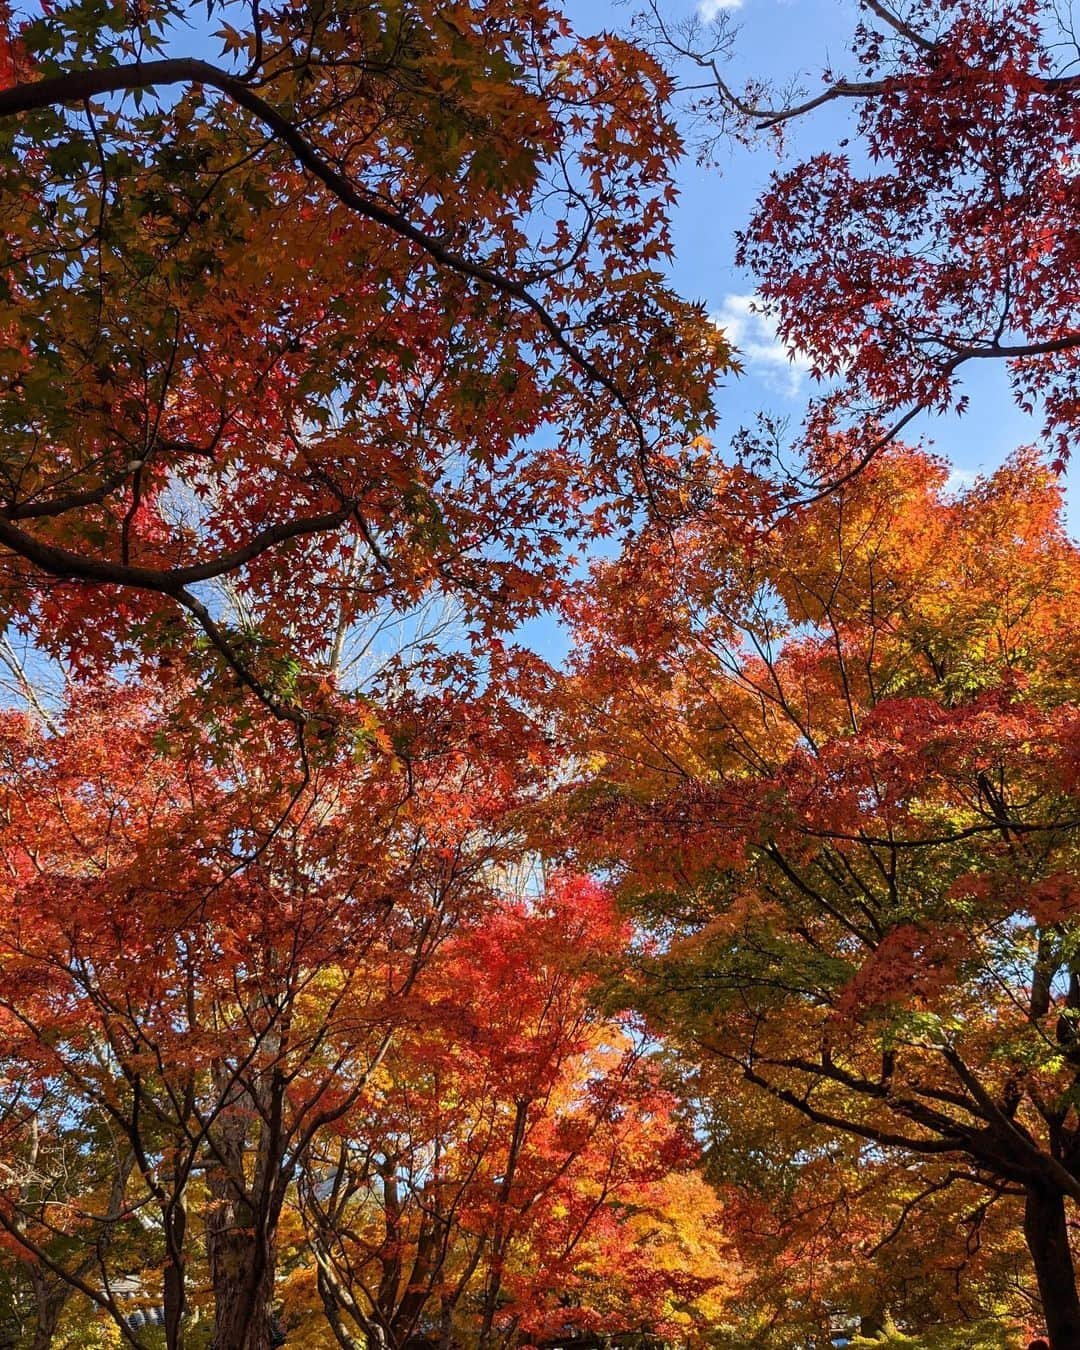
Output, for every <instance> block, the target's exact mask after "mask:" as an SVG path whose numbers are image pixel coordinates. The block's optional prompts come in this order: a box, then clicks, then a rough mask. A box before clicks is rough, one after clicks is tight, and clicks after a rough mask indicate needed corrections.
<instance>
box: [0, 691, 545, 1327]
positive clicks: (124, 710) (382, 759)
mask: <svg viewBox="0 0 1080 1350" xmlns="http://www.w3.org/2000/svg"><path fill="white" fill-rule="evenodd" d="M158 698H160V691H153V690H139V689H135V688H128V689H114V688H111V687H106V688H104V689H102V690H101V691H99V692H97V693H95V694H85V695H79V696H77V697H75V698H74V699H73V701H72V704H71V706H70V708H69V710H68V717H67V721H66V724H65V727H64V730H63V731H62V733H61V734H59V735H55V736H43V735H42V734H41V732H40V731H39V730H38V729H37V728H36V727H35V726H34V725H33V724H30V723H28V722H27V721H26V720H24V719H21V718H18V717H14V716H12V717H10V718H9V720H8V724H7V727H6V742H5V755H6V758H7V764H6V766H5V787H6V794H7V795H6V801H7V816H8V820H7V828H6V830H5V835H4V849H5V859H6V863H7V873H6V877H7V880H6V882H5V898H4V909H3V920H2V924H0V954H2V959H3V965H4V988H3V994H2V1002H0V1006H2V1008H3V1014H4V1023H5V1032H6V1039H7V1047H6V1052H5V1053H6V1059H7V1064H8V1066H9V1069H8V1078H7V1081H8V1082H9V1084H10V1086H11V1091H12V1092H13V1093H14V1094H16V1095H17V1094H19V1093H20V1092H22V1091H24V1089H23V1087H22V1086H21V1085H22V1084H24V1083H25V1082H26V1081H27V1080H28V1079H29V1080H30V1081H41V1082H42V1083H43V1084H47V1085H49V1089H50V1091H51V1092H53V1093H62V1094H63V1096H64V1098H65V1099H66V1100H68V1101H69V1102H70V1103H71V1104H72V1106H71V1109H72V1110H76V1109H80V1108H82V1109H86V1110H93V1111H95V1112H96V1113H98V1114H100V1115H101V1116H103V1117H104V1118H106V1119H107V1120H109V1121H110V1122H111V1123H112V1127H113V1129H114V1132H115V1133H116V1134H117V1135H118V1136H119V1137H120V1138H121V1139H122V1140H125V1141H126V1145H125V1146H126V1147H127V1148H129V1149H130V1150H131V1151H132V1153H133V1154H134V1160H135V1162H134V1171H133V1174H132V1179H131V1186H130V1188H129V1189H128V1192H127V1195H126V1206H125V1210H124V1213H125V1214H128V1213H130V1212H134V1211H137V1212H139V1213H142V1214H144V1215H152V1216H154V1218H155V1221H156V1228H157V1234H158V1240H159V1242H160V1244H161V1248H162V1251H163V1256H162V1262H163V1273H162V1277H161V1278H162V1281H163V1286H162V1296H163V1303H164V1308H165V1315H166V1334H167V1339H168V1344H169V1345H170V1347H172V1346H179V1345H180V1344H181V1343H182V1340H183V1333H184V1325H185V1320H184V1314H185V1309H186V1307H187V1304H188V1298H189V1292H188V1289H187V1285H186V1279H185V1271H186V1269H187V1266H188V1265H189V1263H190V1259H191V1249H192V1244H193V1242H194V1241H196V1240H198V1241H200V1242H204V1243H205V1245H206V1251H207V1258H208V1263H209V1279H210V1284H211V1288H212V1294H213V1306H214V1317H215V1323H216V1331H215V1342H214V1343H215V1346H216V1347H218V1350H225V1347H236V1348H237V1350H240V1348H241V1347H242V1348H243V1350H247V1347H249V1346H250V1347H259V1350H263V1347H265V1346H266V1345H268V1344H269V1337H270V1314H271V1304H272V1299H273V1285H274V1270H275V1257H276V1230H277V1224H278V1221H279V1219H280V1215H281V1211H282V1207H283V1205H284V1202H285V1197H286V1193H287V1190H288V1188H289V1185H290V1183H291V1181H292V1178H293V1175H294V1172H295V1169H296V1167H297V1164H298V1160H299V1158H300V1156H301V1155H302V1154H303V1153H304V1151H305V1150H306V1149H307V1147H308V1146H309V1145H310V1143H311V1141H312V1139H313V1138H314V1137H315V1135H316V1133H317V1132H318V1130H320V1129H322V1128H325V1127H326V1126H328V1125H329V1124H330V1123H332V1122H333V1121H335V1120H338V1119H339V1118H341V1117H342V1116H343V1115H344V1114H345V1113H346V1112H347V1111H348V1110H349V1108H350V1106H351V1105H352V1104H353V1103H354V1102H355V1101H356V1100H357V1099H358V1098H359V1096H360V1094H361V1093H362V1092H363V1090H364V1086H365V1084H366V1082H367V1081H368V1079H369V1078H370V1076H371V1074H372V1073H373V1072H374V1071H375V1070H376V1068H377V1066H378V1065H379V1063H380V1061H381V1060H382V1058H383V1056H384V1055H385V1054H386V1053H387V1050H388V1048H389V1046H390V1044H391V1042H392V1040H393V1038H394V1036H395V1034H396V1033H397V1031H398V1030H399V1029H400V1027H401V1026H402V1024H403V1021H406V1022H407V1020H408V1017H409V1006H410V999H411V998H413V997H414V996H415V986H416V984H417V981H418V980H419V979H420V978H421V976H422V973H423V971H424V969H425V967H426V965H427V963H428V962H429V961H430V960H431V958H432V956H433V954H434V953H435V952H436V951H437V949H438V947H439V945H440V943H441V942H442V941H443V940H444V939H445V937H446V936H447V934H448V933H449V932H451V931H452V930H453V928H454V927H455V925H456V924H457V923H458V922H459V921H460V919H461V917H462V916H463V915H470V916H472V917H474V918H475V917H476V916H477V914H478V913H480V912H482V911H483V909H484V907H485V905H486V904H487V903H489V900H490V895H491V889H490V881H489V879H488V876H487V873H488V870H489V869H490V867H491V866H493V865H494V864H495V863H496V862H497V861H498V859H499V857H500V856H501V853H502V851H503V849H504V848H505V847H506V836H505V833H504V827H503V826H502V825H501V824H500V822H501V820H502V818H503V815H504V813H505V812H506V811H507V810H508V809H509V807H510V806H511V805H512V804H513V802H514V800H515V798H516V797H517V795H518V794H520V793H523V792H525V793H527V792H528V790H529V789H528V788H527V787H526V784H527V783H528V782H529V781H531V778H532V777H533V776H534V775H535V770H534V769H530V768H529V767H528V760H527V755H528V754H529V753H530V751H531V752H532V753H533V755H534V757H536V751H535V747H534V746H532V743H531V742H530V739H529V737H528V735H527V734H526V732H527V728H526V724H525V723H524V722H523V719H522V718H521V717H520V715H514V714H512V713H511V712H510V710H506V711H507V716H508V718H509V719H510V720H509V721H508V722H507V723H505V724H503V725H499V716H498V714H497V712H496V710H495V708H494V705H493V704H492V703H490V702H489V703H487V704H486V705H485V707H484V709H483V710H480V709H476V710H474V714H475V715H473V716H469V715H468V713H467V711H466V710H465V709H464V708H463V706H462V705H458V706H457V707H456V708H447V707H446V706H445V704H444V703H443V701H442V700H441V699H434V700H428V701H427V702H428V703H429V704H431V705H432V706H425V700H423V699H420V700H419V701H418V703H417V704H416V705H415V706H413V707H412V708H411V709H409V708H402V709H401V710H400V711H401V716H400V718H399V720H398V723H397V732H398V735H399V739H400V741H401V743H402V744H403V745H404V744H405V743H406V742H408V744H409V745H410V748H411V754H412V756H413V758H412V761H411V765H410V768H409V770H408V772H406V771H405V770H404V769H403V768H401V767H400V766H398V765H396V764H392V763H391V760H390V757H389V756H387V755H385V754H382V755H378V756H376V757H374V759H372V758H371V757H370V754H369V753H367V752H366V751H365V752H364V755H363V759H366V760H368V761H369V763H368V767H367V768H366V769H365V767H364V764H363V760H361V761H360V762H358V761H357V759H356V757H355V756H354V755H353V754H352V753H351V752H350V751H349V750H348V749H347V747H345V746H344V745H342V744H339V743H338V742H337V741H333V742H327V750H326V754H325V757H324V759H323V761H322V762H321V763H318V764H313V765H312V766H311V777H310V781H309V783H308V785H307V787H306V789H305V792H304V794H303V796H302V797H301V798H300V799H297V798H296V796H295V792H294V791H293V790H292V789H291V788H290V787H289V785H288V784H287V782H283V780H282V775H281V772H280V764H279V760H280V756H281V754H282V750H283V748H284V749H285V750H287V749H288V734H287V728H284V727H282V726H281V725H280V724H277V723H269V724H268V726H269V727H270V728H272V731H271V735H270V738H269V740H267V741H265V742H263V743H262V744H261V745H260V744H259V742H258V741H257V740H256V739H255V737H254V735H253V733H252V732H251V731H250V730H249V732H248V734H247V735H246V736H245V737H244V738H243V740H242V742H239V743H236V742H233V741H232V739H231V738H227V739H228V740H229V741H230V744H233V745H234V752H233V753H231V754H226V753H224V752H223V751H222V748H221V742H220V741H215V742H205V741H204V742H202V743H201V744H199V743H198V742H197V741H196V743H195V744H193V743H192V740H191V739H190V738H189V739H187V740H186V741H183V742H181V744H180V748H179V749H178V748H177V747H176V746H175V745H170V742H169V733H170V729H171V724H170V722H169V717H168V710H167V705H166V709H165V710H162V709H159V708H155V707H154V703H155V701H156V700H157V699H158ZM462 719H464V720H462ZM504 736H505V737H506V738H507V739H506V740H503V737H504ZM282 737H284V738H285V739H284V743H283V742H282ZM511 740H512V741H513V744H514V745H515V747H516V748H515V751H514V755H518V754H520V756H521V757H522V758H523V759H524V761H525V762H524V763H521V762H514V763H513V764H511V760H510V759H506V758H502V757H500V756H497V755H496V753H495V746H496V744H497V743H500V742H501V743H502V744H503V746H504V748H505V747H506V746H508V745H509V744H510V743H511ZM485 742H486V743H487V746H488V748H489V749H490V750H491V751H492V753H491V755H490V756H489V757H487V758H485V754H484V746H485ZM466 747H467V749H466ZM537 758H538V757H537ZM482 764H484V765H487V766H488V767H486V768H481V767H480V766H481V765H482ZM283 798H287V799H288V802H289V803H290V804H292V805H293V807H294V811H293V814H292V815H291V816H290V818H289V820H288V822H285V820H284V816H283V808H282V801H283ZM268 819H272V820H274V821H276V822H277V825H276V828H274V829H273V830H270V831H269V832H268V831H267V828H266V821H267V820H268ZM194 1186H198V1187H199V1188H200V1189H201V1191H202V1193H203V1198H204V1204H203V1206H202V1209H201V1212H200V1213H199V1215H198V1216H197V1219H196V1220H195V1222H197V1226H198V1232H197V1233H196V1232H195V1231H193V1216H192V1214H191V1201H192V1199H193V1191H192V1188H193V1187H194ZM23 1209H24V1204H23V1201H22V1199H21V1197H20V1196H19V1195H18V1194H15V1195H12V1196H11V1197H10V1198H9V1200H8V1202H7V1204H6V1205H5V1206H4V1207H3V1208H0V1223H3V1225H4V1227H5V1228H6V1229H7V1231H8V1233H9V1235H10V1237H11V1238H12V1239H14V1240H15V1241H16V1242H18V1243H20V1244H21V1245H22V1246H23V1247H24V1248H25V1249H26V1250H27V1251H28V1252H29V1253H30V1255H31V1256H33V1257H34V1258H35V1259H36V1260H37V1261H39V1262H40V1263H42V1264H44V1265H46V1266H48V1267H49V1269H50V1270H51V1271H52V1273H54V1274H57V1275H62V1276H63V1277H64V1278H65V1279H67V1280H68V1281H69V1282H70V1283H73V1284H75V1285H76V1286H77V1287H78V1288H79V1289H80V1290H81V1291H82V1292H83V1293H84V1294H85V1295H86V1296H87V1297H90V1298H92V1299H93V1300H94V1301H95V1302H97V1303H98V1304H99V1306H101V1307H102V1308H103V1309H104V1310H106V1311H107V1312H108V1313H109V1314H110V1315H111V1316H112V1318H113V1319H114V1321H115V1322H116V1323H117V1325H118V1326H120V1327H121V1329H122V1330H123V1331H124V1334H125V1335H126V1336H127V1338H128V1339H129V1340H131V1341H132V1342H133V1343H135V1344H138V1343H139V1340H138V1337H137V1336H136V1335H135V1334H134V1333H133V1332H132V1330H131V1328H130V1327H129V1326H128V1325H127V1322H126V1320H125V1316H124V1310H123V1307H122V1306H121V1303H120V1301H119V1299H118V1298H117V1297H116V1296H115V1295H114V1294H113V1293H112V1292H110V1285H109V1280H108V1278H107V1276H106V1273H105V1271H104V1269H103V1268H102V1269H98V1270H95V1278H94V1280H93V1281H92V1282H91V1281H90V1279H89V1277H84V1276H82V1275H80V1274H79V1270H80V1269H81V1264H80V1263H81V1262H82V1260H83V1255H82V1253H80V1251H79V1250H78V1244H77V1241H76V1239H77V1237H78V1231H77V1230H78V1228H79V1224H76V1230H73V1231H71V1232H69V1233H68V1236H69V1237H70V1238H71V1239H72V1241H73V1242H74V1244H75V1252H74V1256H73V1260H74V1262H75V1264H74V1265H72V1264H71V1262H68V1261H63V1262H61V1261H52V1260H51V1258H50V1256H49V1253H48V1252H47V1251H46V1250H45V1248H44V1247H43V1246H42V1244H41V1243H40V1242H39V1241H37V1240H36V1239H35V1236H34V1233H33V1231H31V1230H29V1229H28V1228H27V1227H26V1225H25V1224H24V1223H22V1221H21V1218H20V1216H21V1214H22V1213H23ZM87 1222H88V1221H86V1222H84V1221H82V1220H80V1221H79V1223H80V1224H81V1225H82V1227H83V1228H86V1226H87ZM103 1224H104V1225H105V1226H106V1227H107V1226H108V1220H107V1219H106V1216H104V1215H102V1214H101V1213H100V1209H99V1213H98V1218H97V1223H96V1226H95V1225H94V1224H90V1225H89V1226H90V1231H91V1236H92V1237H93V1243H92V1245H93V1246H94V1247H95V1250H96V1251H97V1258H98V1265H99V1266H101V1257H102V1252H101V1251H100V1250H98V1247H97V1242H98V1232H99V1230H100V1228H101V1226H102V1225H103ZM65 1231H67V1230H65ZM112 1269H113V1270H114V1271H116V1266H115V1262H114V1264H113V1267H112ZM118 1273H125V1272H124V1271H122V1270H121V1271H119V1272H118ZM113 1283H115V1281H113Z"/></svg>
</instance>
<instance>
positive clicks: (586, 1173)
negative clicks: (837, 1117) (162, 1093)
mask: <svg viewBox="0 0 1080 1350" xmlns="http://www.w3.org/2000/svg"><path fill="white" fill-rule="evenodd" d="M624 938H625V931H624V925H623V923H622V922H621V921H620V920H618V919H617V917H616V915H615V913H614V910H613V906H612V902H611V898H610V896H608V895H607V894H606V893H605V892H604V891H603V890H602V889H601V888H599V887H597V886H595V885H593V884H590V883H583V882H581V881H578V880H575V879H573V878H561V879H560V878H554V879H552V880H551V881H550V882H549V884H548V885H547V886H546V887H545V888H544V889H543V891H542V893H540V894H538V895H536V896H535V897H532V898H530V899H513V900H509V901H506V902H504V903H502V904H501V905H500V906H499V908H498V909H497V910H496V911H495V912H494V913H493V914H491V915H488V916H485V918H484V919H483V920H482V921H481V922H480V923H479V924H474V925H469V926H466V927H465V928H463V929H462V930H461V931H460V932H459V933H458V934H457V935H456V936H455V937H454V938H453V939H452V940H451V941H450V942H448V943H447V944H446V946H445V948H444V950H443V952H442V954H441V962H440V964H441V965H442V967H443V969H442V970H441V971H440V972H439V974H438V977H437V978H436V979H434V980H428V981H427V982H426V984H425V996H426V999H425V1002H426V1006H425V1007H423V1008H422V1009H418V1010H417V1011H416V1014H415V1017H416V1025H415V1029H414V1030H413V1031H412V1033H411V1034H409V1035H407V1036H405V1037H404V1038H402V1040H401V1041H399V1042H398V1044H397V1046H396V1047H395V1048H394V1049H393V1050H392V1051H391V1053H389V1054H388V1055H387V1056H386V1058H385V1059H384V1061H383V1063H382V1065H381V1066H380V1073H379V1076H378V1080H377V1081H375V1082H374V1083H373V1085H372V1089H371V1090H370V1091H369V1092H366V1093H365V1094H364V1096H363V1097H362V1098H361V1099H360V1101H359V1102H358V1103H357V1107H356V1110H355V1112H354V1113H352V1115H351V1117H350V1118H349V1119H348V1120H347V1121H346V1122H344V1124H343V1128H341V1130H340V1132H339V1133H337V1134H327V1135H325V1136H324V1137H323V1140H322V1142H321V1147H320V1148H319V1149H317V1150H313V1151H312V1152H310V1153H309V1154H308V1155H307V1157H306V1158H305V1159H304V1167H303V1172H302V1175H301V1179H300V1181H301V1184H300V1201H301V1207H302V1211H303V1213H304V1216H305V1222H306V1224H307V1226H308V1229H309V1232H310V1234H311V1246H312V1248H313V1250H314V1252H315V1254H316V1258H317V1262H318V1290H319V1294H320V1296H321V1299H322V1302H323V1304H324V1306H325V1307H326V1309H327V1312H328V1317H329V1320H330V1323H331V1325H332V1326H333V1328H334V1331H335V1334H336V1336H337V1339H338V1341H339V1343H340V1345H341V1346H342V1347H344V1350H356V1347H358V1346H362V1345H364V1346H372V1345H375V1346H387V1347H390V1348H391V1350H400V1347H401V1346H403V1345H406V1344H408V1343H409V1341H410V1339H414V1340H415V1339H416V1338H417V1337H419V1336H420V1335H422V1334H426V1335H427V1336H428V1337H429V1338H430V1339H431V1340H434V1341H437V1342H438V1343H439V1344H442V1345H444V1346H448V1345H451V1344H457V1345H462V1344H466V1345H475V1346H476V1347H478V1348H479V1350H488V1348H489V1347H498V1346H507V1345H513V1344H515V1343H519V1342H521V1341H522V1340H524V1341H525V1342H526V1343H529V1344H543V1343H545V1342H547V1341H549V1340H552V1339H555V1338H559V1337H570V1338H573V1337H575V1336H580V1335H582V1334H592V1335H596V1334H607V1335H611V1334H615V1333H619V1332H627V1331H630V1332H637V1331H639V1330H647V1331H648V1332H649V1333H650V1334H652V1335H656V1336H662V1337H665V1338H673V1339H678V1340H680V1341H682V1342H686V1341H689V1340H692V1339H694V1338H695V1337H696V1336H700V1335H702V1334H704V1333H705V1331H706V1329H707V1322H706V1314H707V1313H710V1312H711V1313H712V1314H713V1315H716V1314H717V1313H718V1312H722V1311H723V1309H724V1306H725V1302H726V1299H727V1297H728V1296H729V1295H730V1293H731V1291H732V1288H733V1286H734V1283H735V1277H736V1272H735V1269H734V1262H733V1259H732V1256H731V1254H730V1252H729V1250H728V1247H727V1240H726V1237H725V1235H724V1233H723V1229H722V1226H721V1213H722V1212H721V1209H720V1205H719V1202H718V1200H717V1198H716V1197H715V1196H714V1195H710V1193H709V1192H708V1189H707V1188H706V1187H705V1186H704V1184H703V1183H702V1182H701V1180H700V1178H697V1180H696V1182H695V1179H694V1175H693V1174H692V1173H691V1172H689V1170H688V1169H689V1166H690V1164H691V1163H692V1162H693V1160H694V1156H695V1153H696V1150H695V1149H694V1147H693V1145H692V1142H691V1140H690V1139H689V1137H688V1135H687V1133H686V1131H685V1128H684V1127H683V1126H681V1125H680V1123H679V1121H678V1119H677V1117H676V1116H675V1114H674V1107H675V1101H674V1099H673V1097H672V1096H671V1094H670V1092H668V1091H666V1090H665V1089H664V1088H663V1087H662V1085H661V1084H660V1083H658V1082H657V1081H656V1068H655V1065H654V1064H653V1063H652V1062H651V1061H650V1060H649V1058H648V1057H647V1056H645V1055H644V1053H643V1049H642V1047H641V1046H640V1045H635V1043H634V1041H633V1039H632V1038H631V1037H630V1036H628V1034H627V1030H626V1029H624V1028H620V1027H619V1026H618V1025H617V1024H615V1023H613V1022H611V1021H610V1020H607V1019H603V1018H601V1017H599V1016H598V1015H597V1013H596V1012H595V1010H594V1008H593V1007H592V1006H591V1005H590V1003H589V1000H588V994H589V991H590V988H591V986H592V985H594V984H595V982H596V980H597V978H598V975H597V971H596V969H595V967H596V966H597V963H598V962H599V961H600V960H601V959H602V958H607V959H610V958H611V957H612V956H614V955H615V954H616V953H617V952H618V950H619V949H620V948H621V945H622V942H623V940H624ZM688 1202H689V1203H688ZM688 1256H689V1257H690V1259H689V1261H688ZM684 1266H685V1267H688V1268H684Z"/></svg>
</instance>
